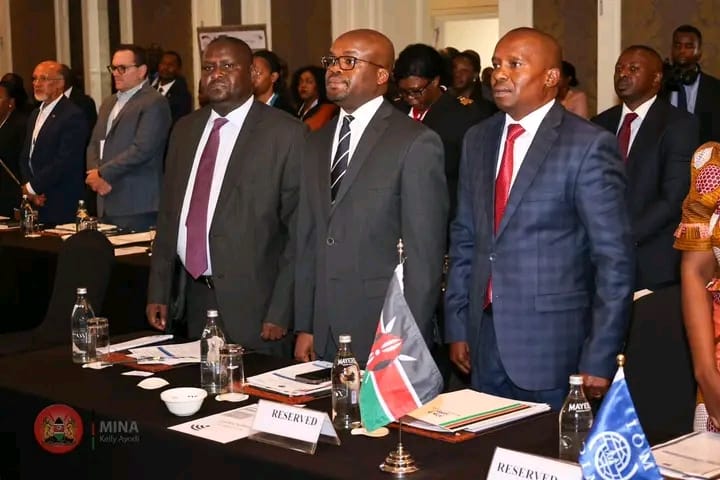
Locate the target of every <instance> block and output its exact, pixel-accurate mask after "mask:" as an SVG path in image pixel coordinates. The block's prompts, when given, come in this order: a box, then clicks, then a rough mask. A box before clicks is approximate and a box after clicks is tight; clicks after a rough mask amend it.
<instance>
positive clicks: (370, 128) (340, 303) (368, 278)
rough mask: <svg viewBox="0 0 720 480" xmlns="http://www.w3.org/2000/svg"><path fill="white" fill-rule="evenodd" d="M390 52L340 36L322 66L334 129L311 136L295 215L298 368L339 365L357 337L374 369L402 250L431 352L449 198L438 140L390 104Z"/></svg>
mask: <svg viewBox="0 0 720 480" xmlns="http://www.w3.org/2000/svg"><path fill="white" fill-rule="evenodd" d="M394 57H395V55H394V51H393V45H392V43H391V42H390V40H389V39H388V38H387V37H385V36H384V35H383V34H381V33H379V32H376V31H374V30H354V31H350V32H347V33H345V34H343V35H341V36H340V37H339V38H338V39H337V40H335V42H334V43H333V45H332V48H331V50H330V55H328V56H326V57H323V64H324V65H325V67H326V68H327V73H326V77H325V78H326V84H327V94H328V98H329V99H330V100H332V101H333V102H335V103H336V104H337V105H339V106H340V108H341V110H340V115H339V117H338V118H337V121H333V122H330V123H328V125H326V126H325V127H324V128H322V129H321V130H318V131H316V132H313V133H312V134H311V135H310V136H309V139H308V145H307V148H306V150H305V156H304V158H303V178H302V188H301V198H300V207H299V210H300V213H299V214H298V215H299V216H298V264H297V276H296V311H295V315H296V318H295V329H296V331H297V332H298V335H297V341H296V345H295V357H296V359H298V360H309V359H312V358H315V356H319V357H321V358H324V359H329V360H332V358H333V356H334V354H335V351H336V349H337V348H336V347H337V338H338V335H341V334H351V335H352V349H353V352H354V353H355V355H356V357H357V358H358V360H359V361H360V362H364V361H365V359H367V357H368V353H369V351H370V346H371V345H372V342H373V339H374V337H375V331H376V328H377V324H378V320H379V318H380V312H381V310H382V305H383V300H384V298H385V293H386V291H387V287H388V284H389V281H390V278H391V276H392V273H393V269H394V268H395V266H396V265H397V262H398V253H397V248H396V245H397V243H398V239H400V238H402V240H403V243H404V245H405V254H406V257H407V261H406V263H405V279H404V284H405V297H406V299H407V301H408V304H409V306H410V310H411V311H412V313H413V315H414V317H415V320H416V322H417V324H418V326H419V327H420V331H421V332H422V333H423V335H424V336H425V339H426V341H428V342H429V341H430V339H431V335H432V330H433V328H432V327H433V322H432V320H433V312H434V309H435V305H436V304H437V299H438V295H439V294H440V280H441V274H442V263H443V254H444V252H445V243H446V233H445V232H446V223H445V222H446V221H447V213H448V194H447V186H446V181H445V163H444V159H443V146H442V142H441V140H440V137H439V136H438V135H437V134H436V133H435V132H433V131H432V130H430V129H429V128H427V127H425V126H424V125H422V124H420V123H419V122H416V121H414V120H412V119H410V118H409V117H408V116H407V115H405V114H403V113H402V112H400V111H399V110H397V109H396V108H395V107H393V106H392V105H391V104H390V103H388V102H387V101H386V100H384V99H383V95H384V94H385V92H386V91H387V87H388V80H389V78H390V72H391V70H392V64H393V59H394Z"/></svg>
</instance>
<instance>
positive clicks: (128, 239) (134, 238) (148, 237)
mask: <svg viewBox="0 0 720 480" xmlns="http://www.w3.org/2000/svg"><path fill="white" fill-rule="evenodd" d="M153 235H155V232H139V233H127V234H125V235H114V236H112V237H108V240H110V243H112V244H113V245H115V246H118V245H127V244H130V243H140V242H151V241H152V239H153Z"/></svg>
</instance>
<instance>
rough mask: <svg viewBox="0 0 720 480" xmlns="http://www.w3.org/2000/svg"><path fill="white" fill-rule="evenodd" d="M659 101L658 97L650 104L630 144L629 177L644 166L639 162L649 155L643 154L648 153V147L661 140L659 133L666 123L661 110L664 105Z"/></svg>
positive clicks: (628, 158)
mask: <svg viewBox="0 0 720 480" xmlns="http://www.w3.org/2000/svg"><path fill="white" fill-rule="evenodd" d="M659 102H660V100H658V99H656V100H655V102H653V104H652V105H651V106H650V109H649V110H648V113H647V115H645V118H644V119H643V121H642V123H641V124H640V129H639V130H638V132H637V134H636V135H635V140H633V142H632V145H631V146H630V151H629V152H628V157H627V172H628V177H634V176H635V174H636V172H637V170H638V168H641V167H642V166H641V165H639V164H641V163H642V161H643V159H644V158H645V157H646V156H647V155H643V153H645V154H647V152H648V151H649V150H648V148H649V147H651V146H652V145H653V144H654V143H657V141H658V140H659V135H660V132H661V131H662V128H663V123H664V122H663V118H662V117H663V116H662V112H661V108H662V106H661V105H660V103H659Z"/></svg>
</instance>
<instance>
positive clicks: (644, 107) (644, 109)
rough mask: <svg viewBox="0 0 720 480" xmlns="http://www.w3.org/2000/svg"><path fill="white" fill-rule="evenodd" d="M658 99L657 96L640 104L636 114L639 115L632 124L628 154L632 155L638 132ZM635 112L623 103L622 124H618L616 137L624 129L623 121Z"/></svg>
mask: <svg viewBox="0 0 720 480" xmlns="http://www.w3.org/2000/svg"><path fill="white" fill-rule="evenodd" d="M656 98H657V95H655V96H653V97H652V98H651V99H650V100H648V101H646V102H644V103H642V104H640V105H639V106H638V107H637V108H636V109H635V110H634V112H635V113H637V118H636V119H635V120H633V121H632V123H631V124H630V142H629V143H628V151H627V153H630V149H631V148H632V144H633V142H634V141H635V137H636V136H637V133H638V130H640V126H641V125H642V122H643V120H645V117H647V114H648V110H650V107H652V105H653V103H655V99H656ZM632 111H633V110H630V108H629V107H628V106H627V105H625V104H624V103H623V106H622V113H621V114H620V122H619V123H618V128H617V131H616V132H615V135H617V134H619V133H620V128H621V127H622V124H623V120H624V119H625V115H626V114H628V113H630V112H632Z"/></svg>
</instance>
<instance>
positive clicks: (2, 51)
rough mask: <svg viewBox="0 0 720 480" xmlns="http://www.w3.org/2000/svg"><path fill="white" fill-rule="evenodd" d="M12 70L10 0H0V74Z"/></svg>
mask: <svg viewBox="0 0 720 480" xmlns="http://www.w3.org/2000/svg"><path fill="white" fill-rule="evenodd" d="M12 71H13V60H12V28H11V25H10V0H0V72H2V73H0V74H4V73H5V72H12Z"/></svg>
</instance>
